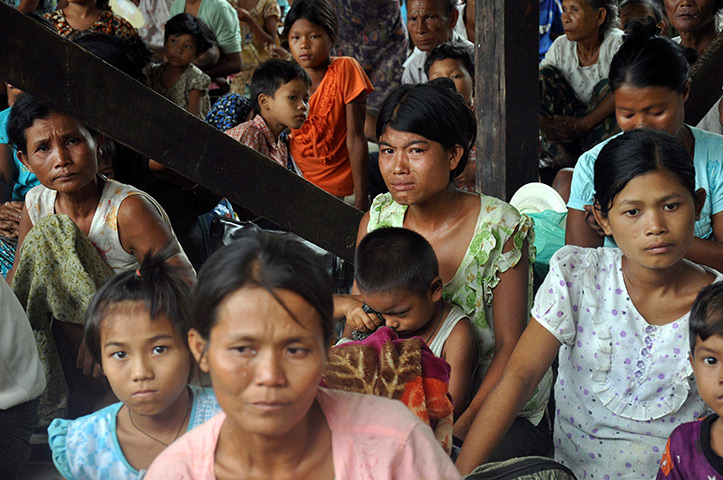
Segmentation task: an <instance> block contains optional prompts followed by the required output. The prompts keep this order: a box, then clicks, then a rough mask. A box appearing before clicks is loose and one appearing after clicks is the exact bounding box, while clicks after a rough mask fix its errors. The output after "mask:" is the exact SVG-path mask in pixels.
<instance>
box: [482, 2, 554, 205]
mask: <svg viewBox="0 0 723 480" xmlns="http://www.w3.org/2000/svg"><path fill="white" fill-rule="evenodd" d="M475 8H476V10H475V47H476V54H475V114H476V116H477V190H478V191H480V192H482V193H484V194H486V195H491V196H494V197H497V198H501V199H503V200H509V199H510V197H512V195H513V194H514V193H515V191H516V190H517V189H518V188H519V187H520V186H522V185H524V184H526V183H529V182H535V181H537V180H538V167H539V154H538V128H539V113H538V112H539V100H538V96H539V93H538V92H539V87H538V80H537V78H538V77H537V60H538V42H539V34H538V31H539V21H540V18H539V17H540V14H539V8H540V6H539V2H538V1H537V0H477V2H476V6H475Z"/></svg>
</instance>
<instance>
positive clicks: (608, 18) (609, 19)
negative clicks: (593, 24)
mask: <svg viewBox="0 0 723 480" xmlns="http://www.w3.org/2000/svg"><path fill="white" fill-rule="evenodd" d="M585 1H586V2H587V4H588V5H590V8H592V9H593V10H595V11H596V12H597V11H598V10H599V9H601V8H604V9H605V20H604V21H603V23H602V25H600V27H598V38H599V39H600V41H601V42H602V40H603V38H605V34H606V33H607V31H608V30H610V29H613V28H615V27H617V26H618V2H617V0H585Z"/></svg>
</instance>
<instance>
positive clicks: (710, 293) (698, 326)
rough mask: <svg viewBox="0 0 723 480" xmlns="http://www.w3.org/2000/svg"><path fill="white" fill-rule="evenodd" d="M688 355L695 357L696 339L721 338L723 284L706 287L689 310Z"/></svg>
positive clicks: (717, 283) (722, 325) (722, 330)
mask: <svg viewBox="0 0 723 480" xmlns="http://www.w3.org/2000/svg"><path fill="white" fill-rule="evenodd" d="M688 327H689V328H690V354H691V355H693V356H695V342H696V340H697V338H696V337H700V339H701V340H702V341H704V342H705V341H706V340H708V338H710V337H711V336H712V335H718V336H723V282H716V283H712V284H710V285H708V286H707V287H705V288H703V289H702V290H701V291H700V292H698V297H696V299H695V302H693V308H691V309H690V320H689V322H688Z"/></svg>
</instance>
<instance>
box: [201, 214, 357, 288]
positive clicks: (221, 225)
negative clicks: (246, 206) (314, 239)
mask: <svg viewBox="0 0 723 480" xmlns="http://www.w3.org/2000/svg"><path fill="white" fill-rule="evenodd" d="M261 231H264V232H272V233H276V234H278V235H288V236H291V237H293V238H296V239H297V240H299V241H301V242H302V243H304V244H305V245H306V246H307V247H309V248H311V249H312V250H313V251H314V252H316V253H317V254H318V255H319V256H320V257H322V258H323V260H324V264H325V265H326V270H327V272H329V275H331V278H332V281H333V282H334V293H341V294H347V293H349V292H351V286H352V283H353V282H354V266H353V265H352V264H351V263H349V262H347V261H345V260H342V259H341V258H339V257H337V256H336V255H334V254H333V253H331V252H327V251H326V250H324V249H323V248H321V247H318V246H316V245H314V244H313V243H311V242H309V241H308V240H304V239H303V238H301V237H299V236H298V235H296V234H293V233H291V232H284V231H281V230H271V229H267V228H261V227H259V226H258V225H256V224H255V223H254V222H240V221H238V220H233V219H230V218H227V217H216V218H214V219H213V221H212V222H211V226H210V227H209V234H210V237H211V251H212V252H215V251H216V250H218V249H219V248H221V247H223V246H224V245H228V244H229V243H231V242H233V241H234V240H237V239H239V238H243V237H246V236H249V235H254V234H256V233H258V232H261Z"/></svg>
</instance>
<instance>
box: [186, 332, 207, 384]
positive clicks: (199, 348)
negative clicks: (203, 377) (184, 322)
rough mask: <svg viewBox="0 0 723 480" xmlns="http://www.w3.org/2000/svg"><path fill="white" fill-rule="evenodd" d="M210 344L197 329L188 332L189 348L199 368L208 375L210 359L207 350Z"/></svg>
mask: <svg viewBox="0 0 723 480" xmlns="http://www.w3.org/2000/svg"><path fill="white" fill-rule="evenodd" d="M207 347H208V342H207V341H206V340H204V339H203V337H202V336H201V334H200V333H199V332H198V330H196V329H195V328H192V329H190V330H189V331H188V348H189V349H190V350H191V353H192V354H193V357H194V358H195V359H196V363H197V364H198V368H200V369H201V371H202V372H204V373H208V370H209V368H208V357H207V356H206V348H207Z"/></svg>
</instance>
